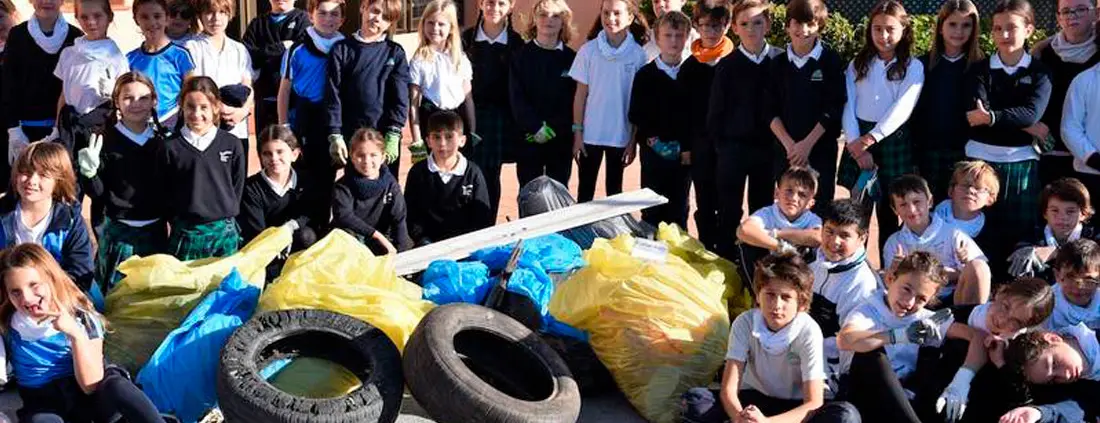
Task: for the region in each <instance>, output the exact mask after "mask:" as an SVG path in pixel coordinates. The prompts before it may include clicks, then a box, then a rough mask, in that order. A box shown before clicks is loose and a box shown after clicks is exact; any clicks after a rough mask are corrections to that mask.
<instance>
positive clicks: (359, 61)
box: [325, 0, 409, 175]
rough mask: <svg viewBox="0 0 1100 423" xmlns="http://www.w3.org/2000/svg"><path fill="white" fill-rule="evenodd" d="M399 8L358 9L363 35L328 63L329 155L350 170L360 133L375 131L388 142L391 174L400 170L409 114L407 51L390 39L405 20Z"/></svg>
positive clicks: (380, 3)
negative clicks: (352, 144) (351, 144)
mask: <svg viewBox="0 0 1100 423" xmlns="http://www.w3.org/2000/svg"><path fill="white" fill-rule="evenodd" d="M400 5H401V3H400V2H394V1H385V0H366V1H363V2H361V3H360V10H359V12H360V13H361V14H362V22H361V23H360V26H359V31H357V32H356V33H355V34H352V36H351V37H350V38H348V39H345V40H343V41H340V42H337V43H336V45H334V46H332V51H331V52H330V53H329V62H328V84H327V85H326V87H325V107H326V108H327V109H328V117H327V119H326V120H327V122H328V133H329V136H328V140H329V155H330V156H331V157H332V161H333V163H335V164H337V165H338V166H344V165H345V164H347V159H348V146H347V143H345V142H344V137H351V136H352V135H353V134H354V133H355V131H358V130H359V129H360V128H374V130H376V131H378V132H380V133H382V134H383V136H384V137H385V139H386V149H385V151H386V163H388V164H389V167H390V173H391V174H394V175H397V174H399V172H398V170H400V164H401V161H400V157H401V154H400V153H401V129H402V128H404V127H405V119H406V118H407V117H408V113H409V62H408V60H407V59H406V58H405V49H403V48H401V45H400V44H397V43H396V42H394V41H393V40H392V39H390V38H391V36H392V35H393V33H394V31H395V30H396V28H395V27H393V26H392V25H393V24H394V23H395V22H397V19H398V18H400V17H401V7H400Z"/></svg>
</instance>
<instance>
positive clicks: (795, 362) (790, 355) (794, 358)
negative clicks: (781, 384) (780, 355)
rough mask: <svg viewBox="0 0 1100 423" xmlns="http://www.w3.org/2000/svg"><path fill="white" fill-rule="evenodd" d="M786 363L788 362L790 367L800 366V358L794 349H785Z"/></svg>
mask: <svg viewBox="0 0 1100 423" xmlns="http://www.w3.org/2000/svg"><path fill="white" fill-rule="evenodd" d="M787 363H790V365H791V367H800V366H801V363H802V359H801V358H799V357H798V354H797V353H795V352H794V351H787Z"/></svg>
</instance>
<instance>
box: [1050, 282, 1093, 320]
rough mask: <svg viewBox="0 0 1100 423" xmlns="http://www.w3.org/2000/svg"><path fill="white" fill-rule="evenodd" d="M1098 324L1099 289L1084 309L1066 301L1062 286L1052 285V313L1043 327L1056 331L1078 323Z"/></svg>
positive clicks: (1058, 284)
mask: <svg viewBox="0 0 1100 423" xmlns="http://www.w3.org/2000/svg"><path fill="white" fill-rule="evenodd" d="M1097 322H1100V289H1098V290H1096V292H1094V293H1093V295H1092V301H1090V302H1089V304H1088V305H1087V306H1085V307H1081V306H1079V305H1077V304H1074V303H1071V302H1070V301H1069V300H1068V299H1066V294H1065V291H1064V290H1063V288H1062V284H1060V283H1056V284H1054V311H1053V312H1051V313H1050V317H1049V318H1047V321H1046V322H1044V323H1043V325H1042V326H1043V327H1045V328H1047V329H1050V330H1058V329H1062V328H1065V327H1069V326H1075V325H1077V324H1078V323H1085V324H1096V323H1097Z"/></svg>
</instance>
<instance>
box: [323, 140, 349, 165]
mask: <svg viewBox="0 0 1100 423" xmlns="http://www.w3.org/2000/svg"><path fill="white" fill-rule="evenodd" d="M328 155H329V157H332V163H333V164H336V165H338V166H344V165H346V164H348V144H347V143H346V142H344V136H343V135H340V134H332V135H329V136H328Z"/></svg>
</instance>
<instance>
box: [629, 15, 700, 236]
mask: <svg viewBox="0 0 1100 423" xmlns="http://www.w3.org/2000/svg"><path fill="white" fill-rule="evenodd" d="M653 25H654V28H655V29H654V34H655V35H656V37H657V46H658V47H659V48H660V50H661V54H660V55H659V56H658V57H657V58H656V59H654V60H653V61H652V62H649V64H647V65H645V66H642V69H640V70H639V71H638V73H637V74H636V75H634V87H633V89H632V92H631V94H630V111H629V116H630V123H631V124H633V125H634V127H635V128H637V130H636V131H635V133H634V137H635V142H636V143H638V144H639V145H641V146H642V151H641V156H642V157H641V158H642V187H644V188H651V189H653V191H655V192H657V193H658V194H661V195H663V196H665V197H667V198H668V203H667V204H663V205H660V206H657V207H651V208H648V209H645V210H642V220H644V221H646V222H647V223H649V224H651V225H653V226H657V225H658V224H660V223H661V222H665V223H675V224H678V225H680V227H683V228H686V227H687V219H688V206H689V203H688V190H689V189H690V188H691V174H690V173H689V171H688V169H689V167H688V166H689V165H690V160H691V156H690V154H691V153H690V151H689V148H690V147H689V146H690V144H688V141H689V140H690V136H691V126H690V125H691V123H690V121H689V119H690V117H689V115H688V113H687V112H688V111H689V109H688V108H687V107H686V106H687V104H688V100H689V99H688V97H687V89H686V86H685V84H684V81H683V80H682V79H680V78H679V75H680V66H681V65H682V64H683V59H682V56H681V54H680V53H681V52H682V51H683V50H684V44H685V43H686V41H687V34H688V31H689V30H690V29H691V21H690V20H689V19H688V17H687V16H686V15H684V14H683V12H680V11H671V12H668V13H665V14H664V15H662V16H661V17H660V18H658V19H657V22H655V23H654V24H653ZM670 105H679V106H680V107H673V108H669V106H670Z"/></svg>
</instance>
